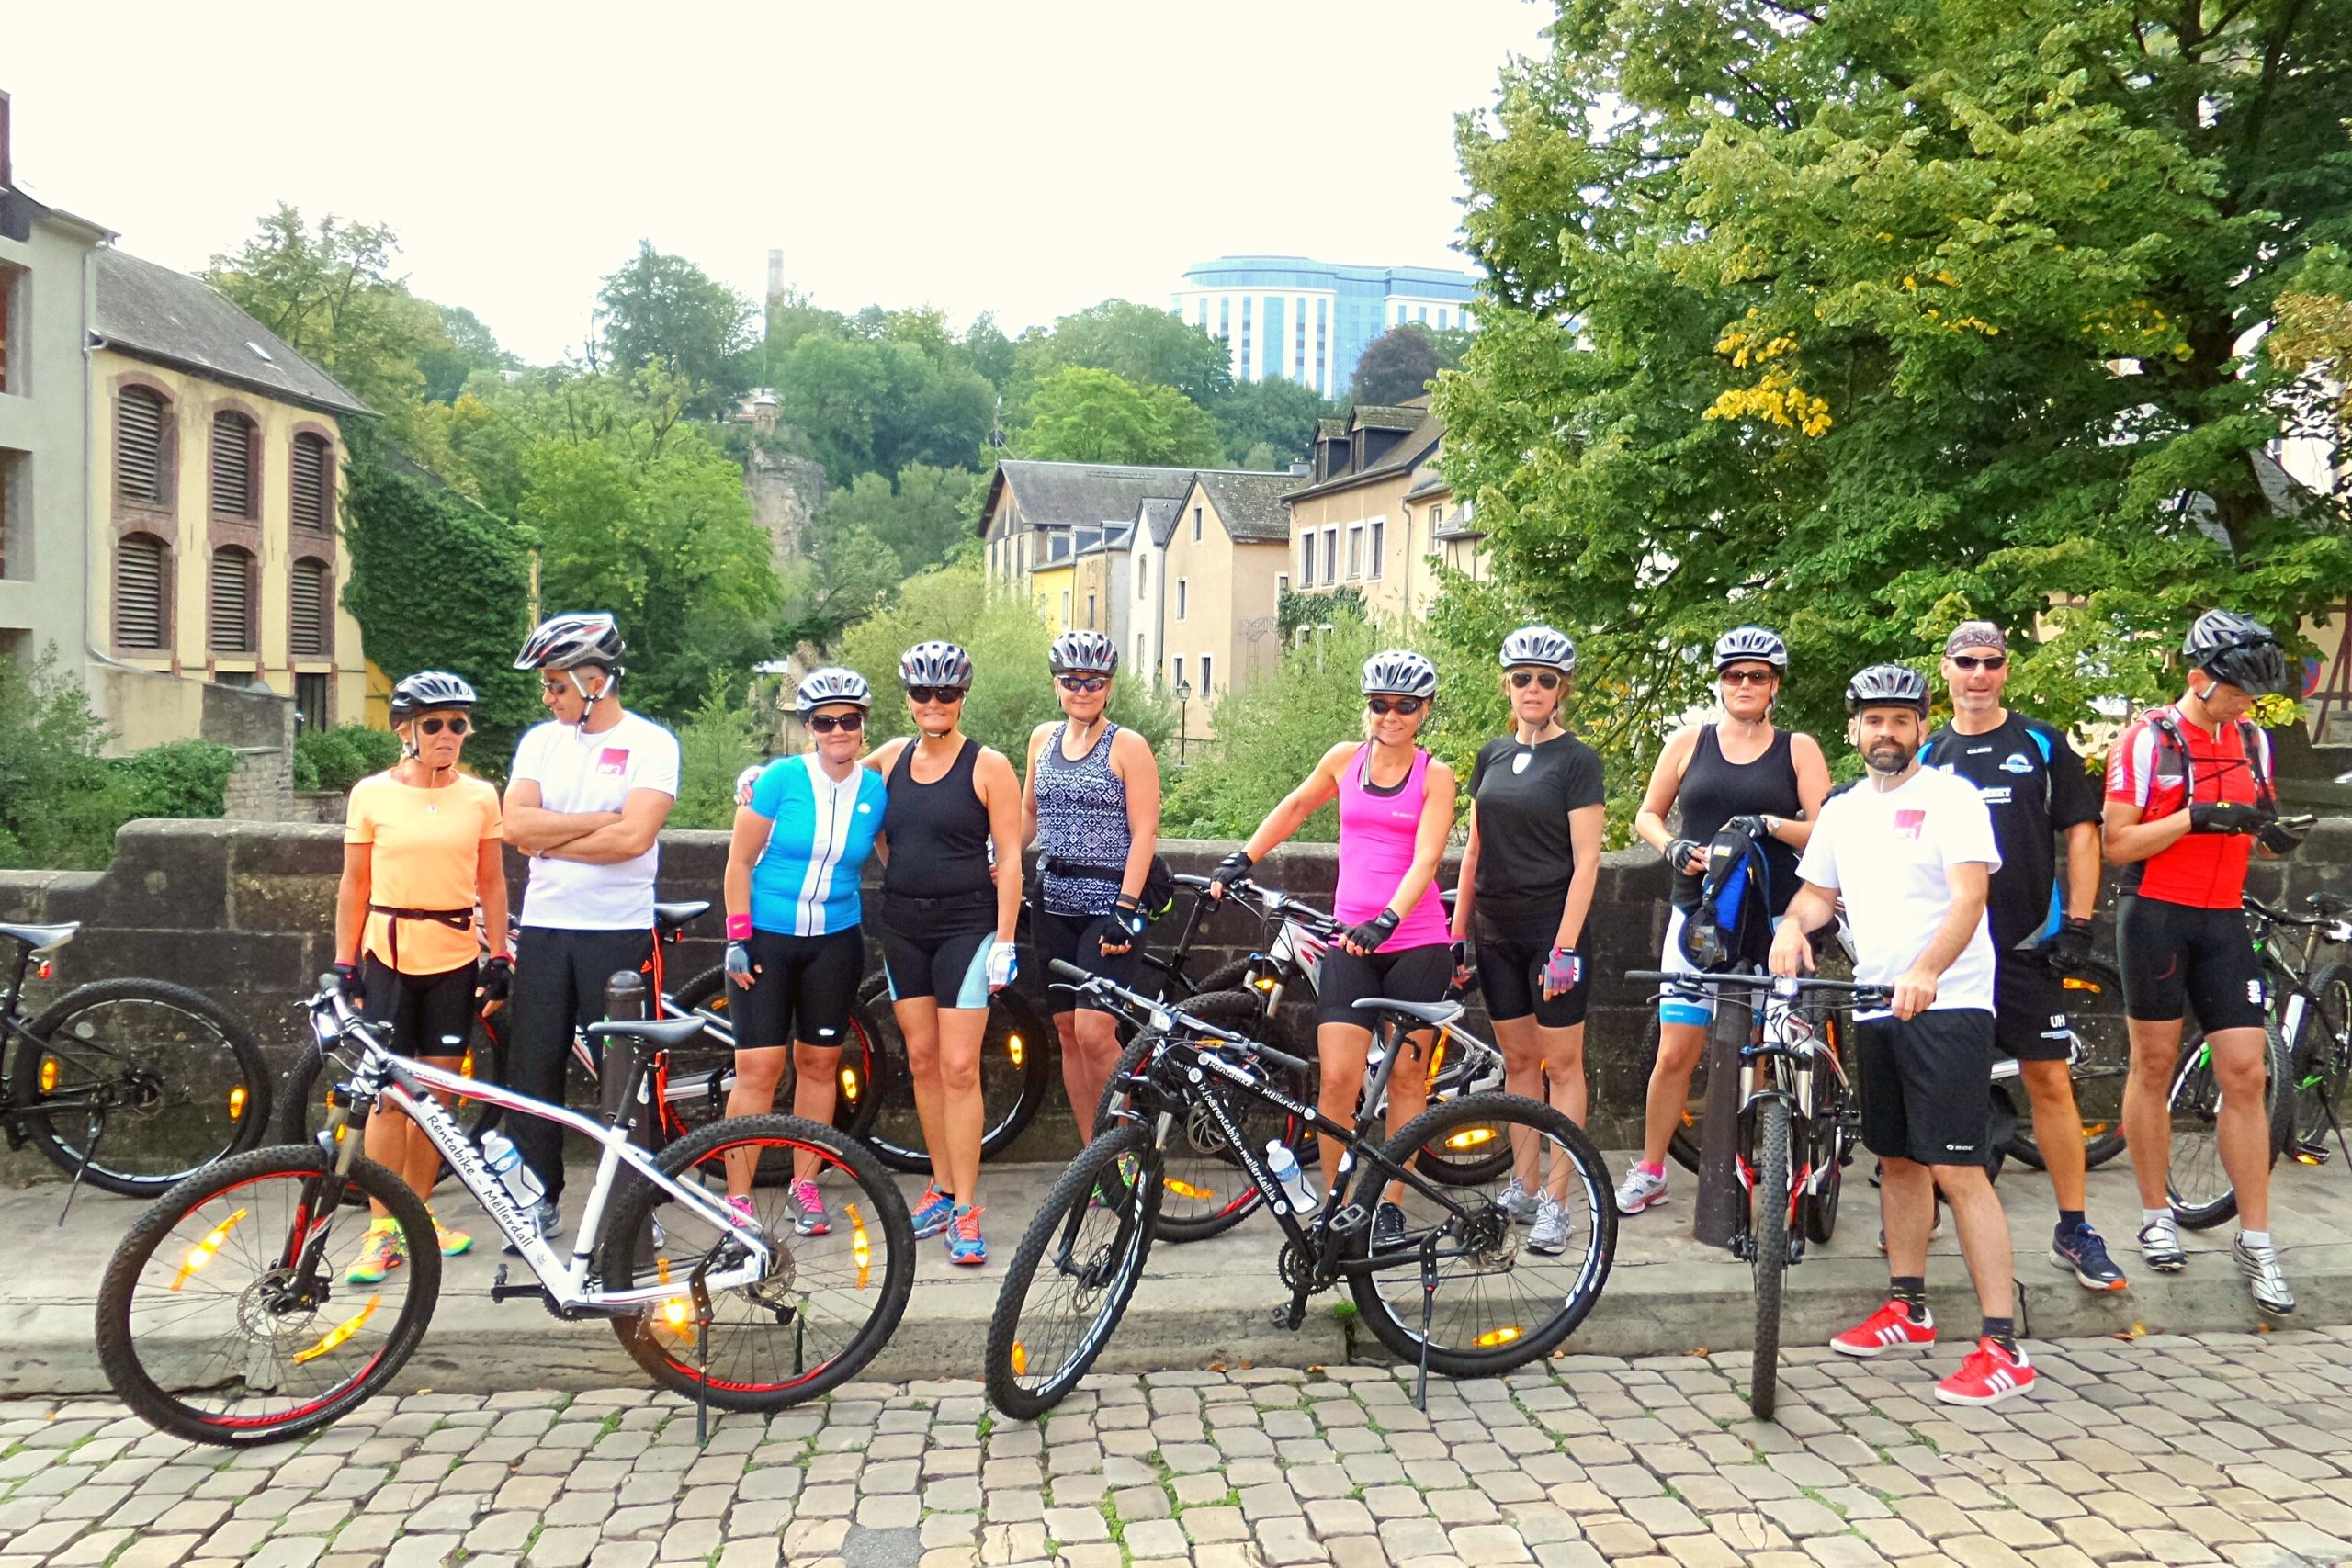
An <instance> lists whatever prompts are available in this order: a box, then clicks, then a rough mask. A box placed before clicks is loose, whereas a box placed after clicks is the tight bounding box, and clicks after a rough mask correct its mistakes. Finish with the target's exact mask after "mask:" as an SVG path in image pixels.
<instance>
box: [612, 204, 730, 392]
mask: <svg viewBox="0 0 2352 1568" xmlns="http://www.w3.org/2000/svg"><path fill="white" fill-rule="evenodd" d="M596 301H597V309H596V323H597V329H598V350H597V352H598V358H599V362H600V363H602V364H605V365H608V366H611V367H614V368H616V369H618V370H620V371H621V372H622V373H623V374H627V373H628V372H630V371H634V370H636V369H637V368H638V367H640V366H642V365H645V364H647V363H649V362H650V363H653V364H658V365H660V366H661V367H662V368H663V369H665V370H667V371H668V372H669V373H670V374H671V375H673V376H676V377H679V378H682V379H683V380H684V381H685V382H686V384H687V396H686V408H687V410H688V412H692V413H695V414H698V415H702V416H706V417H708V416H712V415H716V414H718V413H721V412H724V411H726V410H727V409H728V408H729V407H731V406H732V405H733V404H734V401H735V400H736V399H737V398H739V397H741V395H742V393H743V389H744V388H745V387H747V386H748V385H750V381H749V378H748V377H747V375H746V373H745V372H746V367H745V365H744V363H743V361H742V358H741V355H742V352H743V350H744V349H745V348H746V347H748V346H749V345H750V342H751V337H750V333H751V325H752V303H751V301H750V300H748V299H744V298H743V297H742V296H741V294H738V293H736V292H735V291H734V290H733V289H731V288H728V287H727V286H726V285H725V284H723V283H720V282H718V280H717V279H715V278H713V277H712V276H710V275H709V274H707V273H706V272H704V271H703V270H702V268H700V267H698V266H696V265H695V264H694V263H692V262H690V261H688V260H686V258H685V257H684V256H673V255H665V254H662V252H660V251H657V250H655V249H654V248H653V242H652V241H650V240H640V241H639V242H638V247H637V254H636V255H635V256H633V257H631V258H630V259H629V262H628V265H625V266H623V267H622V268H621V269H620V270H619V271H618V272H616V273H614V274H612V275H611V276H608V277H606V278H605V286H604V288H603V290H602V291H601V292H600V293H599V294H598V295H597V297H596Z"/></svg>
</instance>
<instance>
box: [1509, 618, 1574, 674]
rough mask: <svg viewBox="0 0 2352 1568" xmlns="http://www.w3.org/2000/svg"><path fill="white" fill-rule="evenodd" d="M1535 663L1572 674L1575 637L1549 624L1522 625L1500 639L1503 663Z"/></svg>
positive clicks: (1545, 667)
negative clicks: (1501, 640) (1501, 641)
mask: <svg viewBox="0 0 2352 1568" xmlns="http://www.w3.org/2000/svg"><path fill="white" fill-rule="evenodd" d="M1520 664H1534V665H1540V666H1542V667H1543V668H1544V669H1546V670H1557V671H1559V672H1560V673H1561V674H1563V675H1573V674H1575V673H1576V670H1577V645H1576V640H1575V639H1574V638H1573V637H1569V636H1568V634H1567V633H1566V632H1564V631H1560V630H1557V629H1555V628H1554V627H1552V626H1521V627H1520V628H1519V630H1517V631H1515V632H1513V633H1511V634H1510V636H1509V637H1505V638H1503V650H1502V666H1503V668H1504V669H1506V670H1509V669H1510V668H1511V667H1512V666H1514V665H1520Z"/></svg>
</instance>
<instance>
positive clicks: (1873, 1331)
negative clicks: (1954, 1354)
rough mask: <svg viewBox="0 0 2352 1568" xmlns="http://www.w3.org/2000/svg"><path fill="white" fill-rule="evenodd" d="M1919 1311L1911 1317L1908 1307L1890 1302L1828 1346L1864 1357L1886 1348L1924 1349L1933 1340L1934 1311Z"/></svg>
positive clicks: (1842, 1353) (1848, 1354)
mask: <svg viewBox="0 0 2352 1568" xmlns="http://www.w3.org/2000/svg"><path fill="white" fill-rule="evenodd" d="M1919 1310H1920V1313H1921V1314H1922V1315H1920V1316H1918V1317H1916V1318H1915V1317H1913V1316H1912V1315H1911V1309H1910V1308H1908V1307H1906V1306H1905V1305H1904V1304H1903V1303H1901V1302H1892V1301H1891V1302H1889V1303H1886V1304H1885V1305H1884V1306H1883V1307H1881V1308H1879V1309H1878V1311H1876V1312H1874V1313H1872V1314H1870V1316H1868V1317H1866V1318H1864V1319H1862V1321H1861V1322H1860V1323H1858V1324H1856V1325H1854V1326H1853V1327H1851V1328H1849V1329H1848V1330H1846V1332H1845V1333H1843V1334H1840V1335H1838V1337H1836V1338H1834V1339H1832V1340H1830V1341H1829V1348H1831V1349H1832V1350H1835V1351H1837V1352H1838V1354H1839V1355H1841V1356H1860V1357H1861V1358H1862V1359H1865V1360H1867V1359H1870V1358H1871V1357H1872V1356H1883V1355H1885V1354H1886V1353H1887V1352H1888V1351H1889V1350H1924V1349H1926V1348H1928V1346H1930V1345H1933V1344H1934V1343H1935V1342H1936V1314H1933V1313H1931V1312H1928V1310H1927V1308H1925V1307H1922V1308H1920V1309H1919Z"/></svg>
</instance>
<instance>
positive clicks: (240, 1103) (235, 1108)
mask: <svg viewBox="0 0 2352 1568" xmlns="http://www.w3.org/2000/svg"><path fill="white" fill-rule="evenodd" d="M244 1119H245V1086H244V1085H243V1084H239V1085H238V1086H237V1087H236V1088H234V1089H231V1090H230V1091H229V1120H230V1121H232V1122H242V1121H243V1120H244Z"/></svg>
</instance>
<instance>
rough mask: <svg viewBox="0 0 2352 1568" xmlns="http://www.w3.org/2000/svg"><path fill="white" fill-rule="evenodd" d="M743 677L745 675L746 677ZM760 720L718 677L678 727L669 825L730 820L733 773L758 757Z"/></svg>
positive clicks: (720, 825) (729, 823)
mask: <svg viewBox="0 0 2352 1568" xmlns="http://www.w3.org/2000/svg"><path fill="white" fill-rule="evenodd" d="M746 679H747V680H748V677H747V678H746ZM759 737H760V725H759V720H758V718H757V716H754V715H753V714H752V710H751V709H750V708H749V707H748V706H745V705H742V704H740V703H738V702H736V701H735V700H734V699H733V698H732V697H731V696H730V695H729V688H728V687H727V686H726V685H725V684H723V683H721V682H712V684H711V688H710V690H709V691H708V692H707V693H706V694H704V695H703V700H702V703H701V705H698V706H697V707H696V708H695V710H694V712H692V713H691V714H688V715H687V716H686V719H685V722H684V723H683V724H681V725H680V726H679V727H678V803H677V805H676V806H674V807H672V808H671V811H670V822H669V825H670V826H671V827H673V828H707V829H728V828H732V827H733V826H734V825H735V779H736V775H737V774H739V773H741V772H742V771H743V770H744V769H745V768H748V767H750V766H751V765H752V763H754V762H756V761H759V760H760V744H759Z"/></svg>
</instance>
